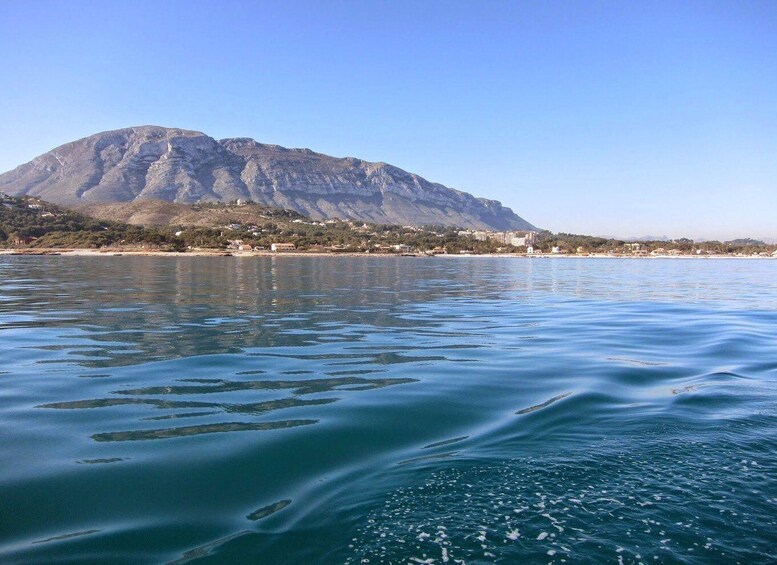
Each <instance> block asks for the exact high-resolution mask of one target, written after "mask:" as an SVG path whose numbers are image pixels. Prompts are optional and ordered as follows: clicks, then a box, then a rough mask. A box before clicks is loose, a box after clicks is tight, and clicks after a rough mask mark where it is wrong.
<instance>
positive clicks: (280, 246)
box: [270, 243, 297, 251]
mask: <svg viewBox="0 0 777 565" xmlns="http://www.w3.org/2000/svg"><path fill="white" fill-rule="evenodd" d="M295 249H297V246H296V245H294V244H293V243H273V244H272V245H271V246H270V250H271V251H294V250H295Z"/></svg>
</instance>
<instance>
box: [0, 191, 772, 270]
mask: <svg viewBox="0 0 777 565" xmlns="http://www.w3.org/2000/svg"><path fill="white" fill-rule="evenodd" d="M252 205H253V204H252V203H248V202H241V201H237V202H234V203H231V204H207V205H198V206H193V208H195V209H196V210H198V211H200V212H201V213H202V212H203V209H205V210H204V211H205V212H207V213H210V214H211V215H212V217H213V218H216V220H215V223H214V225H209V226H203V225H166V226H138V225H129V224H126V223H121V222H115V221H108V220H101V219H98V218H94V217H91V216H87V215H85V214H83V213H81V211H79V210H71V209H68V208H64V207H61V206H57V205H53V204H50V203H48V202H45V201H43V200H41V199H39V198H34V197H23V198H16V197H11V196H7V195H5V194H2V193H0V248H2V249H4V250H5V252H6V253H9V252H10V253H26V254H29V253H38V252H44V251H45V252H47V253H61V252H65V251H66V250H68V249H80V250H84V249H90V250H95V251H98V252H123V253H129V252H146V253H149V252H183V253H200V254H208V253H216V254H234V255H264V254H289V253H292V254H305V253H308V254H310V253H317V254H357V255H361V254H370V255H372V254H378V255H397V256H427V257H428V256H440V255H449V256H466V255H504V256H525V257H564V256H567V257H589V256H590V257H643V258H651V257H760V258H777V245H775V244H774V243H771V244H769V243H766V242H763V241H759V240H755V239H739V240H732V241H725V242H721V241H693V240H691V239H686V238H680V239H671V240H670V239H660V240H648V241H625V240H619V239H616V238H604V237H594V236H587V235H577V234H566V233H551V232H549V231H521V230H508V231H494V230H472V229H469V230H464V229H457V228H452V227H446V226H425V227H417V226H393V225H383V224H368V223H364V222H355V221H352V220H342V219H328V220H320V221H317V220H312V219H310V218H306V217H304V216H301V215H300V214H297V213H295V212H290V211H286V210H275V209H267V208H262V207H258V208H257V209H256V211H255V213H253V214H248V215H246V214H245V213H244V212H245V211H246V210H247V209H249V207H250V206H252ZM249 211H250V210H249ZM241 212H243V213H242V215H241ZM246 216H247V217H248V218H250V219H249V220H246V219H245V218H246ZM224 217H230V218H233V220H234V221H228V222H223V223H218V222H219V221H220V220H221V219H222V218H224Z"/></svg>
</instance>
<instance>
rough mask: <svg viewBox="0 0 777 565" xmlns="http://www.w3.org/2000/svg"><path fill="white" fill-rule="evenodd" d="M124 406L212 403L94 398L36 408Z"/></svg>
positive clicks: (199, 405)
mask: <svg viewBox="0 0 777 565" xmlns="http://www.w3.org/2000/svg"><path fill="white" fill-rule="evenodd" d="M125 404H149V405H151V406H155V407H157V408H213V407H214V406H217V404H214V403H212V402H194V401H192V402H189V401H178V400H158V399H156V398H94V399H91V400H71V401H67V402H52V403H50V404H39V405H38V406H36V408H56V409H58V410H82V409H85V408H108V407H110V406H122V405H125Z"/></svg>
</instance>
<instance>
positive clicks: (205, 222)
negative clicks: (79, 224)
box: [76, 200, 307, 227]
mask: <svg viewBox="0 0 777 565" xmlns="http://www.w3.org/2000/svg"><path fill="white" fill-rule="evenodd" d="M76 210H77V211H79V212H81V213H83V214H86V215H87V216H91V217H93V218H98V219H100V220H106V221H111V222H121V223H125V224H132V225H136V226H196V227H216V226H225V225H230V224H264V223H266V222H267V221H268V220H275V221H278V222H288V221H293V220H304V219H307V218H305V216H303V215H301V214H299V213H297V212H294V211H293V210H279V209H277V208H268V207H266V206H262V205H261V204H254V203H247V204H244V205H230V204H221V203H213V202H209V203H201V204H179V203H177V202H165V201H164V200H134V201H132V202H118V203H113V204H88V205H86V206H82V207H79V208H76Z"/></svg>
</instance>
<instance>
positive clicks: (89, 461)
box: [76, 457, 126, 465]
mask: <svg viewBox="0 0 777 565" xmlns="http://www.w3.org/2000/svg"><path fill="white" fill-rule="evenodd" d="M119 461H126V459H125V458H124V457H107V458H105V459H82V460H81V461H76V463H78V464H80V465H100V464H103V463H118V462H119Z"/></svg>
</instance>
